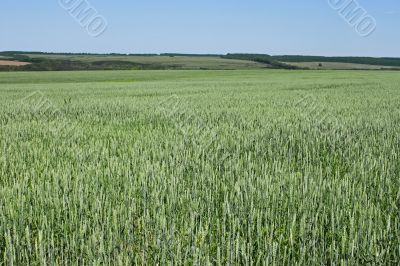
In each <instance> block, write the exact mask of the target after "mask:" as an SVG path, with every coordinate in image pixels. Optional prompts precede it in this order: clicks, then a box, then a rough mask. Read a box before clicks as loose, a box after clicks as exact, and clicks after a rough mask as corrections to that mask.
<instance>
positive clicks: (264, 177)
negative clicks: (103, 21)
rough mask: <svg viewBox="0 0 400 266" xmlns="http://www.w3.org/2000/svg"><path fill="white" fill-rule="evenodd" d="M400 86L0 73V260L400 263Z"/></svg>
mask: <svg viewBox="0 0 400 266" xmlns="http://www.w3.org/2000/svg"><path fill="white" fill-rule="evenodd" d="M399 83H400V75H399V74H398V72H395V71H376V72H375V71H351V72H349V71H284V70H268V71H265V70H246V71H186V70H181V71H172V70H171V71H96V72H94V71H92V72H91V71H84V72H43V73H38V72H27V73H25V72H19V73H0V150H1V152H0V265H47V264H48V265H86V264H87V265H104V264H106V265H397V264H398V263H399V258H400V249H399V246H400V217H399V210H400V189H399V188H400V178H399V173H400V160H399V154H400V141H399V132H400V112H399V110H400V90H399V86H398V84H399Z"/></svg>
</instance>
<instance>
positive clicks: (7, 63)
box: [0, 60, 31, 66]
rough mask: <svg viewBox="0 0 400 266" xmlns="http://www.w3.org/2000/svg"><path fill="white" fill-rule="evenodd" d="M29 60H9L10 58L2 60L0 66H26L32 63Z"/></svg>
mask: <svg viewBox="0 0 400 266" xmlns="http://www.w3.org/2000/svg"><path fill="white" fill-rule="evenodd" d="M30 64H31V63H28V62H18V61H9V60H0V66H26V65H30Z"/></svg>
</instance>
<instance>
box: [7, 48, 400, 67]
mask: <svg viewBox="0 0 400 266" xmlns="http://www.w3.org/2000/svg"><path fill="white" fill-rule="evenodd" d="M0 58H1V59H2V60H8V61H15V62H16V63H15V64H9V63H8V64H5V65H0V71H61V70H153V69H154V70H164V69H178V70H179V69H193V70H196V69H197V70H236V69H238V70H239V69H265V68H268V69H271V68H274V69H321V70H322V69H347V70H350V69H368V70H380V69H388V68H389V69H392V68H393V69H400V58H373V57H323V56H300V55H282V56H271V55H268V54H226V55H218V54H215V55H213V54H179V53H164V54H119V53H109V54H96V53H45V52H24V51H6V52H0ZM17 62H24V64H18V63H17ZM25 63H29V64H25Z"/></svg>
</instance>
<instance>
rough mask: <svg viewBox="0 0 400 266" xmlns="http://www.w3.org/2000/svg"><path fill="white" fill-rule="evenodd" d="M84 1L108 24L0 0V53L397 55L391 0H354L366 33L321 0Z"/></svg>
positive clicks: (45, 4) (44, 1) (42, 1)
mask: <svg viewBox="0 0 400 266" xmlns="http://www.w3.org/2000/svg"><path fill="white" fill-rule="evenodd" d="M65 1H70V0H65ZM80 1H83V0H80ZM88 1H89V3H90V4H91V5H92V6H93V7H95V9H96V10H97V12H98V14H100V15H102V16H104V18H105V19H106V21H107V24H108V27H107V29H106V30H105V32H104V33H103V34H102V35H101V36H99V37H96V38H94V37H92V36H90V35H89V34H88V33H87V31H86V30H85V29H84V28H82V27H81V25H80V24H79V23H78V22H77V21H76V20H75V19H74V18H73V17H72V16H71V15H70V14H69V13H68V11H66V10H65V9H63V8H62V7H61V6H60V3H59V1H58V0H38V1H35V0H1V1H0V51H5V50H24V51H27V50H29V51H47V52H99V53H103V52H104V53H108V52H118V53H163V52H180V53H228V52H247V53H267V54H274V55H276V54H303V55H328V56H332V55H342V56H349V55H351V56H393V57H400V34H399V33H400V1H399V0H358V3H359V4H360V5H361V6H362V7H363V8H365V10H366V11H367V14H368V15H371V16H373V17H374V18H375V19H376V22H377V27H376V30H375V31H374V32H373V33H372V34H371V35H370V36H368V37H361V36H359V35H358V34H357V32H356V30H355V29H354V28H352V27H351V26H349V25H348V24H347V22H346V21H345V20H344V19H343V18H342V17H341V16H340V15H339V14H338V11H336V10H333V9H332V8H331V7H330V5H329V4H328V0H88ZM335 1H338V0H335ZM339 1H341V0H339Z"/></svg>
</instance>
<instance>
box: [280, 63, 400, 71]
mask: <svg viewBox="0 0 400 266" xmlns="http://www.w3.org/2000/svg"><path fill="white" fill-rule="evenodd" d="M284 63H285V64H289V65H292V66H296V67H300V68H307V69H332V70H333V69H338V70H363V69H364V70H382V69H399V70H400V67H391V66H377V65H366V64H353V63H340V62H284Z"/></svg>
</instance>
